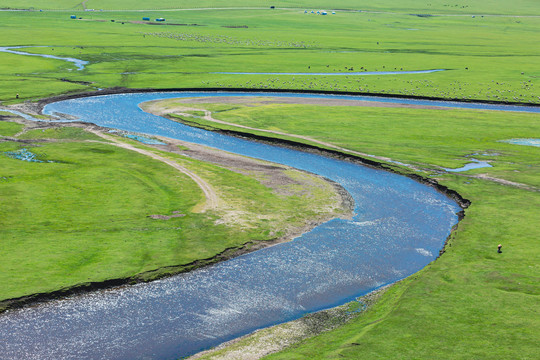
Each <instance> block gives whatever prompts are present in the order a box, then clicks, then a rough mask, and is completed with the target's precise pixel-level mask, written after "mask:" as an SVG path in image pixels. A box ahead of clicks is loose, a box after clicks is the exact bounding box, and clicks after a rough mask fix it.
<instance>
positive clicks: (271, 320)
mask: <svg viewBox="0 0 540 360" xmlns="http://www.w3.org/2000/svg"><path fill="white" fill-rule="evenodd" d="M208 95H209V94H208V93H153V94H122V95H112V96H102V97H93V98H85V99H75V100H68V101H63V102H59V103H54V104H50V105H47V107H46V109H45V112H46V113H49V114H50V113H52V112H58V113H68V114H73V115H75V116H77V117H78V118H80V119H81V120H83V121H89V122H93V123H96V124H98V125H101V126H106V127H112V128H116V129H121V130H123V131H130V132H137V133H144V134H149V135H161V136H168V137H172V138H177V139H181V140H186V141H191V142H197V143H200V144H204V145H208V146H212V147H216V148H220V149H224V150H227V151H231V152H235V153H239V154H243V155H247V156H253V157H258V158H261V159H265V160H269V161H274V162H278V163H282V164H287V165H290V166H293V167H296V168H299V169H303V170H306V171H310V172H314V173H317V174H320V175H322V176H325V177H327V178H329V179H331V180H333V181H336V182H338V183H339V184H341V185H342V186H343V187H344V188H345V189H346V190H347V191H348V192H349V193H350V194H351V195H352V196H353V198H354V200H355V204H356V206H355V214H356V215H355V216H354V218H353V219H352V220H350V221H348V220H338V219H335V220H332V221H329V222H327V223H325V224H323V225H321V226H318V227H317V228H315V229H314V230H313V231H311V232H309V233H307V234H304V235H302V236H300V237H299V238H297V239H295V240H294V241H292V242H289V243H284V244H280V245H277V246H273V247H270V248H266V249H263V250H260V251H257V252H254V253H251V254H247V255H244V256H240V257H238V258H235V259H232V260H229V261H226V262H223V263H220V264H217V265H214V266H211V267H208V268H204V269H199V270H196V271H193V272H191V273H188V274H183V275H179V276H174V277H171V278H168V279H164V280H159V281H155V282H152V283H149V284H140V285H136V286H129V287H122V288H118V289H112V290H107V291H100V292H96V293H91V294H85V295H82V296H74V297H72V298H69V299H66V300H62V301H55V302H50V303H47V304H42V305H38V306H34V307H30V308H26V309H22V310H15V311H10V312H9V313H6V314H3V315H1V316H0V339H2V341H1V342H0V353H1V354H2V355H3V358H6V359H21V358H34V359H51V358H62V359H145V358H152V359H175V358H178V357H183V356H187V355H190V354H193V353H195V352H198V351H199V350H202V349H206V348H209V347H211V346H215V345H217V344H219V343H221V342H223V341H227V340H230V339H232V338H235V337H238V336H240V335H243V334H246V333H249V332H251V331H253V330H255V329H257V328H261V327H265V326H269V325H272V324H276V323H279V322H284V321H288V320H292V319H295V318H298V317H301V316H302V315H303V314H305V313H308V312H312V311H316V310H320V309H323V308H328V307H332V306H335V305H338V304H342V303H344V302H347V301H349V300H353V299H354V298H355V297H357V296H360V295H362V294H365V293H366V292H369V291H371V290H373V289H376V288H378V287H380V286H382V285H385V284H388V283H391V282H394V281H396V280H398V279H401V278H403V277H406V276H408V275H410V274H412V273H414V272H416V271H418V270H419V269H421V268H423V267H424V266H426V265H427V264H428V263H429V262H430V261H433V260H434V258H435V256H436V255H437V254H438V253H439V250H440V249H441V248H442V246H443V243H444V241H445V239H446V237H447V236H448V235H449V233H450V230H451V228H452V226H453V225H454V224H455V223H456V221H457V217H456V215H455V213H456V212H457V211H459V210H460V208H459V207H458V206H457V205H456V204H455V203H454V202H453V201H451V200H449V199H448V198H446V197H445V196H443V195H442V194H440V193H438V192H436V191H435V190H434V189H432V188H430V187H426V186H424V185H422V184H419V183H417V182H415V181H412V180H410V179H408V178H406V177H403V176H398V175H395V174H392V173H388V172H384V171H381V170H376V169H371V168H366V167H363V166H359V165H356V164H352V163H349V162H344V161H339V160H335V159H329V158H325V157H321V156H317V155H314V154H309V153H304V152H298V151H294V150H291V149H285V148H280V147H275V146H270V145H267V144H261V143H253V142H249V141H246V140H243V139H237V138H231V137H227V136H223V135H220V134H216V133H211V132H207V131H204V130H201V129H194V128H190V127H187V126H185V125H182V124H179V123H175V122H172V121H169V120H167V119H164V118H161V117H158V116H154V115H151V114H147V113H145V112H143V111H142V110H140V109H139V108H138V107H137V104H138V103H140V102H142V101H147V100H152V99H158V98H171V97H179V96H208ZM219 95H223V94H219ZM180 231H181V230H180ZM180 235H181V233H180Z"/></svg>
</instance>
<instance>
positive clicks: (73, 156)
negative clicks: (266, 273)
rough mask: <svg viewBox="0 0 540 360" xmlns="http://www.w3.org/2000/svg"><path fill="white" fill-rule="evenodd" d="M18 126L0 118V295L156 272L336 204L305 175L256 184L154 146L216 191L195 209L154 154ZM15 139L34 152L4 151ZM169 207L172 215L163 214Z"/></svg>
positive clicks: (187, 182)
mask: <svg viewBox="0 0 540 360" xmlns="http://www.w3.org/2000/svg"><path fill="white" fill-rule="evenodd" d="M23 129H24V126H23V125H21V124H18V123H15V122H10V121H0V139H2V141H1V142H0V199H1V203H2V206H1V207H0V229H1V230H0V234H1V239H2V241H1V243H0V252H1V253H2V254H3V255H2V259H3V260H2V263H1V264H0V274H1V275H0V288H1V289H2V290H1V292H0V301H2V300H6V299H11V298H17V297H21V296H28V295H32V294H35V293H46V292H52V291H58V290H61V289H67V288H70V287H73V286H81V285H84V284H87V283H92V282H93V283H95V282H103V281H106V280H111V279H131V281H141V280H144V281H147V280H151V279H155V278H159V277H161V276H164V275H168V274H171V273H177V272H180V271H185V270H188V269H190V268H192V267H193V264H192V263H193V262H195V261H196V260H204V259H206V262H207V263H210V262H212V261H215V259H213V258H214V257H215V256H216V255H217V254H220V253H222V252H223V251H224V250H226V249H232V250H234V249H238V248H240V247H242V246H243V245H245V244H248V243H249V244H251V245H252V244H254V243H257V242H260V241H267V240H275V239H278V238H280V237H282V236H288V235H290V234H291V233H292V232H293V231H294V229H297V228H302V227H303V226H305V224H306V223H308V222H309V223H312V222H313V221H314V219H317V218H319V219H321V218H326V217H328V216H330V217H332V215H330V214H332V212H333V211H336V212H335V214H336V215H337V214H339V210H338V209H336V208H335V207H334V205H332V204H335V202H336V195H332V194H333V192H334V190H333V188H332V186H331V185H329V184H326V183H325V182H324V181H323V180H321V179H318V178H315V177H313V176H311V175H308V174H304V173H298V172H296V171H293V170H290V169H282V170H277V171H280V172H282V173H283V176H285V177H286V178H288V179H290V180H291V184H289V185H283V188H282V189H281V191H280V190H279V189H277V188H271V187H268V186H267V185H264V179H263V178H264V176H265V175H264V174H261V173H260V172H257V171H256V170H254V171H253V172H252V173H251V174H242V173H239V172H238V171H236V172H235V171H232V170H229V169H227V168H226V167H223V166H218V165H214V164H210V163H208V162H203V161H198V160H195V159H189V158H187V157H186V156H181V155H178V154H174V153H162V156H166V157H168V158H171V159H173V160H174V161H175V162H177V163H179V164H181V165H182V166H184V167H185V168H188V169H191V170H192V171H193V172H195V173H196V174H198V175H199V176H200V177H202V178H203V179H206V181H207V182H208V183H210V184H211V185H212V186H213V187H214V188H215V189H217V192H218V194H219V198H220V201H221V202H222V204H221V205H220V206H219V207H218V208H216V209H212V210H207V211H205V212H201V211H200V210H199V209H201V207H202V206H203V205H204V203H205V201H206V200H205V197H204V195H203V193H202V191H201V189H200V188H199V187H198V186H197V184H195V182H194V181H193V180H192V179H190V178H189V177H188V176H187V175H184V174H182V173H180V172H178V171H177V170H176V169H173V168H172V167H170V166H168V165H166V164H164V163H162V162H159V161H156V160H153V159H150V158H149V157H147V156H145V155H140V154H137V153H134V152H133V151H130V150H126V149H121V148H118V147H116V146H113V144H110V143H108V142H107V141H104V140H103V139H101V138H100V137H98V136H96V135H94V134H93V133H89V132H86V131H84V130H83V129H81V128H78V127H54V128H48V129H44V128H39V129H28V131H26V132H22V133H21V131H22V130H23ZM17 134H19V135H17ZM15 135H17V136H16V137H15V138H13V136H15ZM5 137H8V138H5ZM118 138H119V139H122V141H124V142H126V143H131V144H134V145H137V146H139V147H142V148H146V149H149V150H152V151H154V152H157V153H160V151H159V150H157V149H152V148H149V147H147V146H144V145H142V144H138V143H137V142H135V141H133V140H129V139H126V138H120V137H118ZM22 141H25V142H22ZM22 149H26V151H29V152H31V153H33V154H35V155H36V157H35V159H36V160H37V161H35V162H30V161H21V160H20V159H18V158H16V157H15V158H14V157H13V156H9V155H11V154H13V153H15V154H17V152H20V151H21V150H22ZM186 150H187V148H186ZM253 199H257V200H256V201H254V200H253ZM339 201H340V200H338V203H339ZM287 209H288V210H287ZM332 209H334V210H332ZM176 213H180V214H181V215H182V216H178V217H175V216H172V217H171V215H174V214H176ZM231 214H234V215H231ZM155 215H162V216H164V217H170V218H168V219H167V218H164V219H159V218H158V219H155V218H153V217H152V216H155ZM231 216H232V219H233V220H230V219H231ZM224 219H225V220H224ZM226 219H229V221H227V220H226ZM218 220H220V221H219V222H218ZM315 221H316V220H315ZM210 229H211V230H210ZM203 264H204V261H203V262H202V263H201V264H199V265H198V266H200V265H203Z"/></svg>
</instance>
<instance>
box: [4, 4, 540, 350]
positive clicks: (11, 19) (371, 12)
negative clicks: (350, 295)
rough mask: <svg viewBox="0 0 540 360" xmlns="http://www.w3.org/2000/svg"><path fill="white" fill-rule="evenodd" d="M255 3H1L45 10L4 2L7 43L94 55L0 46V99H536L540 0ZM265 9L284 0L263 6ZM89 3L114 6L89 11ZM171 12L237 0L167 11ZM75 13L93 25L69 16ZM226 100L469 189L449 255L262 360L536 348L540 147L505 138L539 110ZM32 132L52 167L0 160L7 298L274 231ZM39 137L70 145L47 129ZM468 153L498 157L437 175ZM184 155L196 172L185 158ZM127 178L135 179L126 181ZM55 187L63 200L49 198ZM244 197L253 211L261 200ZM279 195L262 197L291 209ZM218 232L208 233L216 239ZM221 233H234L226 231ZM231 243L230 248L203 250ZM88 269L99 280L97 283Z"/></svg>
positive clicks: (246, 113)
mask: <svg viewBox="0 0 540 360" xmlns="http://www.w3.org/2000/svg"><path fill="white" fill-rule="evenodd" d="M245 5H246V3H245V2H241V1H237V0H232V1H227V2H225V1H218V0H215V1H208V2H204V3H201V2H195V1H191V0H188V1H183V2H182V4H181V5H179V4H178V3H177V2H172V1H154V2H152V5H151V7H152V9H148V11H130V10H136V9H147V8H148V6H149V5H148V2H142V1H139V0H136V1H129V2H128V1H127V0H126V1H120V0H115V1H102V0H88V1H86V2H84V5H83V3H81V2H78V1H73V0H61V1H55V2H51V1H45V0H43V1H39V0H35V1H29V0H19V1H14V0H4V1H2V4H1V7H7V8H18V9H20V8H23V9H29V8H33V9H34V10H37V9H45V11H43V12H39V11H22V12H0V31H1V33H2V43H1V44H0V46H19V45H23V46H31V47H29V48H25V49H24V51H28V52H32V53H42V54H53V55H57V56H69V57H76V58H80V59H83V60H87V61H89V62H90V63H89V65H88V66H86V67H85V69H84V70H81V71H78V70H76V69H75V68H74V66H73V65H72V64H70V63H67V62H65V61H61V60H53V59H43V58H39V57H30V56H22V55H15V54H8V53H0V101H2V103H3V104H4V105H5V104H11V103H17V102H21V101H25V100H37V99H39V98H42V97H46V96H50V95H58V94H66V93H78V92H85V91H95V90H97V89H101V88H113V87H119V88H201V89H204V88H213V89H230V88H235V89H277V90H285V89H291V90H309V91H321V90H323V91H335V92H358V93H368V94H394V95H403V96H426V97H439V98H445V99H460V100H484V101H492V102H518V103H535V104H538V103H540V91H539V90H538V77H539V76H540V70H539V69H540V60H539V59H540V48H539V47H538V33H539V31H540V18H539V17H538V16H539V15H540V6H538V2H537V1H536V0H516V1H513V2H512V3H511V4H509V3H508V2H507V1H502V0H494V1H489V2H488V1H476V2H457V3H450V2H449V1H447V0H433V1H429V2H426V3H420V2H418V1H415V0H402V1H383V0H374V1H370V2H357V1H352V0H337V1H334V2H332V3H329V2H327V1H323V0H314V1H311V2H309V3H308V2H306V1H294V0H291V1H286V0H279V1H274V2H272V3H271V4H270V3H268V2H265V1H259V0H255V1H252V2H250V3H249V5H250V6H253V7H255V8H258V9H239V8H238V7H244V6H245ZM269 5H274V6H276V7H277V8H278V9H275V10H270V9H269ZM85 7H86V8H87V9H92V8H93V9H104V10H107V11H103V12H100V11H95V12H85V11H83V10H84V8H85ZM178 7H182V8H184V9H186V8H201V7H205V8H224V7H227V8H230V9H229V10H220V9H204V10H203V9H200V10H193V11H165V10H170V9H174V8H178ZM317 8H326V9H329V8H335V9H347V10H363V11H362V12H358V11H340V10H337V11H336V14H335V15H328V16H317V15H311V14H309V13H308V14H304V9H315V10H316V9H317ZM48 9H53V10H56V11H48ZM72 14H73V15H76V16H77V17H78V18H81V19H77V20H72V19H70V18H69V16H70V15H72ZM143 16H145V17H146V16H148V17H150V18H151V19H155V18H158V17H165V18H166V22H165V24H161V25H156V24H155V23H154V22H149V23H148V22H144V21H142V17H143ZM112 20H114V21H112ZM170 24H177V25H170ZM39 46H48V47H39ZM351 69H352V70H351ZM425 69H446V71H442V72H437V73H431V74H416V75H393V76H382V75H373V76H353V75H347V76H315V75H310V76H301V75H297V76H289V75H231V74H216V72H238V71H249V72H325V73H326V72H333V73H339V74H343V73H347V72H352V71H385V70H425ZM16 94H19V95H20V97H19V98H18V99H17V98H16ZM208 106H211V105H208ZM212 109H214V110H215V109H218V107H215V108H212ZM220 110H224V111H223V112H222V113H219V114H215V116H216V117H218V118H221V119H224V120H227V121H230V122H238V123H239V124H246V125H248V126H253V127H258V128H266V129H273V130H278V129H279V130H281V131H283V132H290V133H294V134H301V135H305V136H310V137H313V138H316V139H320V140H324V141H326V142H330V143H334V144H336V145H339V146H342V147H347V148H350V149H351V150H357V151H362V152H366V153H370V154H375V155H378V156H387V157H390V158H392V159H394V160H397V161H400V162H404V163H407V164H411V165H413V166H414V167H415V168H416V169H417V170H411V168H401V171H403V172H407V173H410V172H413V171H414V172H417V173H419V174H421V175H423V176H429V177H432V178H435V179H437V180H438V181H439V182H440V183H442V184H443V185H446V186H448V187H449V188H451V189H453V190H456V191H458V192H459V193H460V194H461V195H463V196H464V197H466V198H468V199H470V200H471V201H472V206H471V207H470V208H469V209H467V211H466V217H465V219H464V220H463V221H462V222H461V223H460V225H459V229H458V231H456V232H455V233H454V234H453V236H452V238H451V239H450V240H449V244H448V247H447V251H446V253H445V254H444V255H443V256H442V257H441V258H440V259H439V260H437V261H436V262H434V263H432V264H431V265H430V266H428V267H427V268H426V269H424V270H422V271H421V272H419V273H418V274H416V275H414V276H412V277H410V278H408V279H406V280H404V281H402V282H400V283H399V284H397V285H395V286H393V287H392V288H391V289H390V290H388V291H387V292H386V293H385V294H384V296H383V297H382V298H381V299H380V300H379V301H378V302H377V304H376V305H375V306H373V307H371V308H370V309H369V310H368V311H366V312H364V313H363V314H362V315H361V316H359V317H357V318H356V319H355V320H353V321H351V322H350V323H348V324H347V325H345V326H343V327H340V328H339V329H337V330H334V331H332V332H329V333H326V334H323V335H320V336H318V337H316V338H313V339H311V340H306V341H304V342H302V343H301V344H299V345H297V346H294V347H293V348H291V349H289V350H288V351H287V352H284V353H281V354H275V355H272V356H270V357H269V358H271V359H305V358H314V359H334V358H349V359H358V358H392V359H394V358H403V359H409V358H410V359H417V358H426V359H427V358H429V359H437V358H440V359H447V358H450V357H451V358H456V359H460V358H462V359H471V358H478V359H534V358H536V357H537V352H538V351H537V342H538V334H539V333H540V329H539V327H540V326H539V321H538V319H539V318H540V316H539V314H538V312H539V308H540V307H539V303H538V296H539V288H538V284H539V281H538V280H539V279H538V273H539V272H538V270H539V269H538V264H539V263H540V262H539V258H538V257H539V256H538V254H539V248H538V243H537V239H538V235H539V233H538V229H537V226H535V225H536V223H537V222H538V208H539V200H540V199H539V195H538V187H539V183H538V181H539V180H538V179H539V176H538V166H539V163H538V158H539V157H538V149H537V148H532V147H526V146H518V145H510V144H505V143H501V142H499V140H504V139H508V138H516V137H536V138H538V137H539V135H538V134H539V129H538V115H530V114H508V113H504V114H503V113H497V112H483V111H475V112H471V111H462V110H420V109H417V110H411V109H381V108H363V109H351V108H347V109H345V108H329V107H325V108H324V110H323V111H320V109H319V108H313V107H306V106H290V105H289V106H284V105H268V106H266V107H261V106H258V107H255V108H246V107H237V108H235V109H232V108H230V107H229V108H227V107H223V106H221V108H220ZM193 114H194V115H200V113H196V112H194V113H193ZM189 120H190V121H194V120H196V121H198V122H199V123H200V124H201V125H202V126H213V127H217V125H216V124H213V123H208V122H205V121H203V120H201V119H198V120H197V119H196V118H192V117H190V118H189ZM20 130H21V127H20V126H19V125H17V124H12V123H6V122H0V135H2V136H4V137H12V136H14V135H16V134H18V133H19V132H20ZM70 131H71V130H70ZM242 131H245V130H242ZM23 137H24V138H33V139H35V140H36V144H39V147H35V146H32V147H31V148H30V149H31V150H33V151H36V153H38V155H39V157H40V158H42V159H44V160H53V161H55V162H53V163H46V164H41V163H25V162H21V161H18V160H13V159H9V158H7V157H4V156H0V199H1V201H2V207H0V216H1V217H0V229H1V230H0V231H1V232H2V239H10V240H12V241H9V242H6V241H2V242H1V243H0V252H1V253H2V254H7V253H9V254H10V255H9V256H4V255H3V256H2V259H6V260H5V261H4V260H3V261H2V264H1V265H0V267H1V269H0V274H1V275H0V288H1V289H2V296H3V297H2V298H8V297H13V296H20V295H22V294H28V293H32V292H37V291H50V290H52V289H57V288H60V287H65V286H70V285H71V284H74V283H78V282H86V281H89V280H99V279H106V278H110V277H113V276H127V275H129V274H134V273H140V272H144V271H147V270H152V269H155V268H156V267H157V266H162V265H167V264H179V263H182V262H185V261H192V260H194V259H199V258H201V257H207V256H212V254H215V253H216V252H219V251H220V250H219V249H222V248H223V246H236V245H237V244H239V243H241V242H242V241H244V240H247V239H252V238H254V237H255V238H264V237H266V236H269V235H270V230H269V229H270V226H269V225H268V224H266V222H265V221H261V223H260V224H253V225H254V226H260V229H261V230H257V231H255V230H253V229H250V230H249V231H247V232H240V233H239V232H238V229H234V228H227V227H224V226H215V223H214V222H215V220H216V216H217V214H200V213H189V215H188V212H189V210H190V209H192V208H193V207H194V206H196V204H198V203H200V202H201V201H202V200H201V199H202V198H201V196H202V195H201V193H200V192H199V190H198V188H196V187H195V186H194V185H193V183H192V182H191V181H190V180H189V179H187V178H185V177H184V176H182V175H180V174H178V173H176V172H174V171H173V170H172V169H170V168H168V167H166V166H165V165H163V164H159V163H155V162H152V161H150V160H149V159H147V158H145V157H143V156H142V155H136V154H135V155H134V154H131V153H130V152H128V151H127V150H122V149H119V148H117V147H113V146H112V145H110V144H106V143H89V142H86V141H87V140H92V139H90V138H91V137H92V136H91V135H90V134H87V133H86V134H85V133H81V132H79V133H77V134H75V133H71V134H67V133H66V132H65V131H61V132H60V133H56V130H51V131H46V132H45V133H43V132H41V131H34V132H28V133H26V134H25V135H20V136H19V140H23ZM45 137H46V138H54V139H57V141H54V142H47V143H41V142H40V143H37V140H39V138H45ZM68 139H69V142H68V141H67V140H68ZM94 140H95V139H94ZM25 146H26V145H25ZM20 147H21V144H20V143H17V142H14V141H4V142H1V143H0V151H2V152H3V151H11V150H15V149H18V148H20ZM473 153H480V154H487V155H480V158H481V159H482V160H488V161H490V162H491V164H492V165H493V167H492V168H489V169H480V170H473V171H469V172H467V173H465V174H446V173H442V172H441V171H440V169H439V167H441V166H443V167H458V166H460V165H463V164H464V163H465V162H467V161H468V160H467V158H466V157H465V156H466V155H470V154H473ZM104 156H106V157H107V162H106V163H103V158H104ZM169 156H171V157H173V155H169ZM175 159H177V160H178V161H179V162H182V163H183V164H184V165H186V166H187V164H186V161H187V160H186V159H180V158H176V157H175ZM187 162H189V161H187ZM109 166H115V167H116V168H117V169H118V171H117V172H113V171H111V170H110V168H109ZM190 166H191V168H192V169H193V170H197V169H198V171H202V172H203V173H204V174H205V176H206V177H208V178H209V179H212V180H213V181H215V182H216V184H219V187H220V188H223V189H227V190H226V191H227V192H228V194H229V195H228V196H229V198H236V197H238V198H239V199H245V194H244V193H243V192H242V191H240V190H239V189H238V188H236V189H235V188H230V187H228V186H226V184H227V183H228V182H229V181H231V182H232V183H239V184H244V185H245V186H252V187H254V188H258V189H259V191H260V192H259V193H257V199H259V198H261V199H265V200H266V201H269V202H275V201H276V200H279V208H280V209H281V207H285V208H287V207H289V208H294V207H296V206H298V201H297V200H298V199H292V201H291V202H290V203H288V205H286V206H285V205H284V204H283V202H282V199H281V198H279V197H277V198H276V197H275V196H273V195H271V194H269V193H268V189H265V188H261V187H260V184H259V185H257V182H256V181H254V180H253V179H249V178H245V177H242V176H240V175H238V174H233V173H231V172H229V171H224V170H222V169H216V167H215V166H213V165H208V164H203V163H199V162H193V163H191V164H190ZM394 166H396V165H394ZM396 167H397V166H396ZM53 170H54V171H53ZM124 179H127V180H125V181H126V183H127V184H129V187H128V189H127V190H126V189H125V188H124V187H121V186H120V185H119V183H122V182H124ZM58 189H63V190H62V191H58ZM224 191H225V190H224ZM88 194H91V195H93V196H94V197H95V196H98V200H92V198H91V197H89V196H87V195H88ZM103 194H106V195H107V196H103ZM179 195H181V196H179ZM128 200H129V201H128ZM59 201H60V203H61V204H62V207H58V206H56V205H55V204H57V203H58V202H59ZM78 203H80V204H82V205H81V206H83V208H84V209H85V210H87V211H88V212H89V213H90V214H92V213H95V214H97V215H98V216H97V217H94V216H82V217H76V216H71V215H70V212H69V211H70V209H72V208H73V207H74V206H75V204H78ZM128 203H129V204H128ZM240 203H243V206H245V207H248V208H249V203H248V202H243V201H241V202H240ZM4 204H5V206H4ZM104 205H106V206H107V207H108V208H107V209H108V210H106V211H105V210H103V208H102V207H103V206H104ZM128 205H129V209H127V206H128ZM274 206H275V207H272V206H270V207H269V208H270V209H276V208H277V206H278V205H277V204H275V205H274ZM22 209H24V210H22ZM259 209H260V207H259ZM178 210H180V211H182V212H185V213H186V214H187V215H186V216H185V217H181V218H173V219H170V220H167V221H166V222H165V221H156V220H153V219H149V218H147V215H148V214H151V213H159V214H171V212H172V211H178ZM251 210H253V208H251ZM68 215H69V216H68ZM58 219H62V221H58ZM281 221H283V222H284V223H287V222H290V221H293V219H292V217H285V218H283V219H281ZM294 221H296V220H294ZM209 227H211V228H212V229H215V232H213V233H209V232H208V231H207V229H208V228H209ZM177 228H180V230H178V229H177ZM51 229H53V230H54V231H51ZM179 232H180V234H178V233H179ZM57 233H58V234H60V235H55V234H57ZM238 234H240V235H238ZM261 234H262V235H261ZM163 236H170V237H169V238H168V239H170V240H167V241H164V240H163ZM227 236H231V238H235V239H236V240H238V241H239V242H226V243H223V242H222V239H223V238H225V237H227ZM238 236H239V237H238ZM193 238H197V239H201V241H202V243H201V242H195V241H191V240H190V239H193ZM218 238H219V241H217V240H218ZM218 242H219V249H218V247H213V245H212V246H210V245H208V244H214V245H215V244H217V243H218ZM498 243H502V244H503V253H502V254H497V253H496V245H497V244H498ZM80 250H82V251H83V252H81V251H80ZM103 263H106V264H109V265H108V267H103V266H101V265H100V264H103ZM89 273H93V274H96V275H95V276H94V275H92V277H91V278H90V279H89V276H88V274H89Z"/></svg>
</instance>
